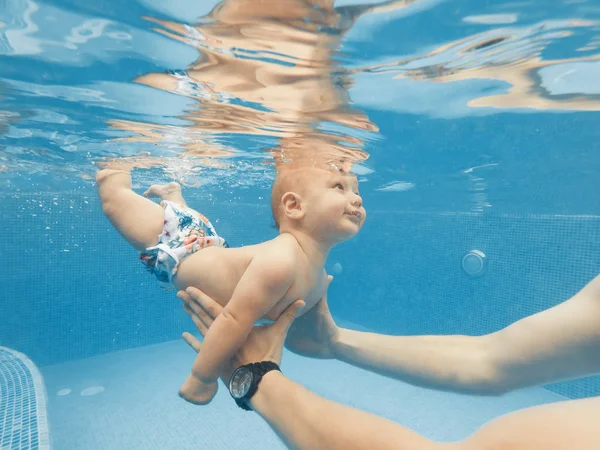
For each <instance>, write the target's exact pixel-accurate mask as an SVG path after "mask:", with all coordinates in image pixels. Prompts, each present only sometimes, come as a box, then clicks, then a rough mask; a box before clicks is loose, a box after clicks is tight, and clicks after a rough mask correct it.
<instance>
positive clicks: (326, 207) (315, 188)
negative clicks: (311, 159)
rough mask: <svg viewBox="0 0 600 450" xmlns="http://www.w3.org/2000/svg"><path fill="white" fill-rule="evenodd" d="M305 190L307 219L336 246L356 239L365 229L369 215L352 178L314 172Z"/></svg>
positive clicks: (334, 173)
mask: <svg viewBox="0 0 600 450" xmlns="http://www.w3.org/2000/svg"><path fill="white" fill-rule="evenodd" d="M305 188H306V192H307V195H306V201H307V205H306V215H307V219H308V220H309V222H310V223H311V225H312V227H313V228H315V227H316V229H318V230H320V233H323V234H324V236H323V237H324V238H327V239H332V240H334V241H337V242H341V241H345V240H347V239H350V238H351V237H353V236H354V235H355V234H356V233H358V232H359V230H360V229H361V228H362V225H363V223H364V221H365V219H366V217H367V213H366V211H365V209H364V207H363V204H362V198H361V197H360V195H359V193H358V180H357V179H356V176H354V175H352V174H346V173H341V172H337V171H327V170H315V176H314V177H310V180H309V185H307V186H305Z"/></svg>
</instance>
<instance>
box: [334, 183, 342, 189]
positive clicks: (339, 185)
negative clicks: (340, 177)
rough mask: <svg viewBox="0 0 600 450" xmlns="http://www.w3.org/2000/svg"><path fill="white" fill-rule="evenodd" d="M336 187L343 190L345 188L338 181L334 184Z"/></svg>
mask: <svg viewBox="0 0 600 450" xmlns="http://www.w3.org/2000/svg"><path fill="white" fill-rule="evenodd" d="M334 188H335V189H341V190H342V191H343V190H344V186H342V184H341V183H336V185H335V186H334Z"/></svg>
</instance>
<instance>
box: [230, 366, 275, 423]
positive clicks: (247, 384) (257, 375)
mask: <svg viewBox="0 0 600 450" xmlns="http://www.w3.org/2000/svg"><path fill="white" fill-rule="evenodd" d="M271 370H279V371H280V372H281V369H280V368H279V366H278V365H277V364H275V363H274V362H273V361H263V362H258V363H252V364H246V365H244V366H240V367H238V368H237V369H235V372H233V374H232V375H231V378H230V379H229V393H230V394H231V396H232V397H233V399H234V400H235V402H236V403H237V405H238V406H239V407H240V408H242V409H244V410H246V411H252V408H250V399H251V398H252V396H253V395H254V394H255V393H256V391H257V390H258V383H260V380H261V379H262V377H263V375H264V374H266V373H267V372H270V371H271Z"/></svg>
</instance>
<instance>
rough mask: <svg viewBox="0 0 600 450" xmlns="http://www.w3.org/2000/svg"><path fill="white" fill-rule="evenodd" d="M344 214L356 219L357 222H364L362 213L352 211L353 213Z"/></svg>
mask: <svg viewBox="0 0 600 450" xmlns="http://www.w3.org/2000/svg"><path fill="white" fill-rule="evenodd" d="M344 214H346V215H348V216H352V217H356V220H357V221H358V222H360V221H361V220H362V214H361V212H360V211H352V212H347V213H344Z"/></svg>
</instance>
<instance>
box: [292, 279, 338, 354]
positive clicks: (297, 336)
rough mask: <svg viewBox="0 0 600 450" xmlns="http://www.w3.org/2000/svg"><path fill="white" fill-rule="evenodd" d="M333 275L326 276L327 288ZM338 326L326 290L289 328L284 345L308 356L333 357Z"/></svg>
mask: <svg viewBox="0 0 600 450" xmlns="http://www.w3.org/2000/svg"><path fill="white" fill-rule="evenodd" d="M331 280H333V277H332V276H331V275H329V276H328V277H327V288H329V285H330V284H331ZM338 334H339V328H338V327H337V325H336V324H335V322H334V320H333V317H332V316H331V312H330V311H329V306H327V292H325V295H324V296H323V298H322V299H321V300H319V303H317V304H316V305H315V306H314V308H312V309H311V310H310V311H307V312H306V313H305V314H304V315H303V316H301V317H298V318H297V319H296V320H295V321H294V323H293V324H292V326H291V327H290V329H289V332H288V335H287V339H286V341H285V347H286V348H287V349H288V350H291V351H292V352H294V353H297V354H299V355H302V356H308V357H310V358H334V357H335V351H334V346H335V342H336V340H337V338H338Z"/></svg>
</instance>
